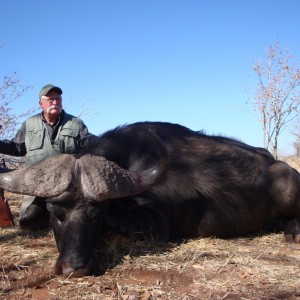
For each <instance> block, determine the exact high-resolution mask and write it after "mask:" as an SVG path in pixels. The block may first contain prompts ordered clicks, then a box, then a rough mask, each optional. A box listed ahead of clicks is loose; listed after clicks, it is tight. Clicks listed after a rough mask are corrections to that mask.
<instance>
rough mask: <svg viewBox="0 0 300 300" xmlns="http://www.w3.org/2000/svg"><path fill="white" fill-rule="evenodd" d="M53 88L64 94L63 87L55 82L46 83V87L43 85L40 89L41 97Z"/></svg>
mask: <svg viewBox="0 0 300 300" xmlns="http://www.w3.org/2000/svg"><path fill="white" fill-rule="evenodd" d="M52 90H56V91H57V92H59V93H60V94H62V93H63V92H62V89H61V88H59V87H58V86H55V85H53V84H47V85H45V86H44V87H42V89H41V91H40V94H39V97H40V99H41V98H42V97H43V96H46V95H47V94H48V93H49V92H50V91H52Z"/></svg>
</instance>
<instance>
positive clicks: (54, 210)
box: [47, 203, 66, 222]
mask: <svg viewBox="0 0 300 300" xmlns="http://www.w3.org/2000/svg"><path fill="white" fill-rule="evenodd" d="M47 209H48V211H49V213H50V214H51V215H52V217H55V218H56V219H58V220H59V221H60V222H63V221H64V220H65V218H66V214H65V209H64V208H63V207H61V206H58V205H55V204H53V203H47Z"/></svg>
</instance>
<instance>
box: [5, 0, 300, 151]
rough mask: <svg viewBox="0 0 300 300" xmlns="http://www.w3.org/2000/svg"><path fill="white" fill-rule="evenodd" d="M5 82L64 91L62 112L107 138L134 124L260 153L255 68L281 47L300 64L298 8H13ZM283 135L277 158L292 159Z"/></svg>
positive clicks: (213, 2) (138, 2)
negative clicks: (172, 128)
mask: <svg viewBox="0 0 300 300" xmlns="http://www.w3.org/2000/svg"><path fill="white" fill-rule="evenodd" d="M0 7H1V8H0V45H1V48H0V66H1V67H0V78H1V79H2V78H3V77H4V76H5V75H7V74H11V73H13V72H15V71H16V72H17V74H18V78H19V79H20V80H21V82H22V84H24V85H30V86H31V87H32V89H31V90H30V91H28V92H27V93H26V94H24V95H23V96H22V97H21V98H20V99H19V100H18V101H17V102H15V104H14V108H13V111H14V112H16V113H21V112H24V111H26V110H27V109H28V108H30V107H38V94H39V91H40V89H41V88H42V87H43V86H44V85H46V84H48V83H52V84H54V85H57V86H59V87H61V88H62V90H63V106H64V109H65V110H66V111H67V112H68V113H71V114H73V115H81V117H82V119H83V120H84V122H85V123H86V125H87V126H88V128H89V130H90V132H92V133H94V134H101V133H103V132H105V131H107V130H109V129H113V128H115V127H116V126H119V125H123V124H129V123H134V122H137V121H166V122H172V123H179V124H181V125H184V126H186V127H189V128H191V129H193V130H205V131H206V133H208V134H221V135H225V136H229V137H235V138H237V139H239V140H242V141H243V142H246V143H248V144H250V145H253V146H263V135H262V127H261V124H260V123H259V121H258V120H257V118H256V117H255V116H254V115H253V114H252V113H251V112H250V110H251V106H250V105H249V104H248V105H247V104H246V102H247V100H248V97H249V94H247V92H246V90H247V89H249V88H250V89H255V87H256V86H257V79H256V77H255V73H254V71H253V65H254V64H255V63H256V62H258V60H259V59H262V58H264V57H265V56H266V49H267V48H268V47H269V46H270V45H274V44H275V43H276V42H278V41H279V42H280V45H281V47H283V48H288V49H289V51H290V53H291V54H292V55H293V57H294V59H295V61H296V62H297V63H299V62H300V34H299V26H300V25H299V19H300V1H299V0H285V1H283V0H247V1H246V0H206V1H204V0H86V1H80V0H77V1H76V0H52V1H49V0H43V1H38V0H9V1H8V0H6V1H1V6H0ZM294 139H295V137H294V136H293V135H292V134H291V132H290V130H288V129H287V130H285V131H284V132H283V133H282V134H281V136H280V139H279V153H281V154H292V153H293V151H294V150H293V141H294Z"/></svg>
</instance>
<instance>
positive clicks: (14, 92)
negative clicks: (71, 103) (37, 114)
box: [0, 72, 34, 165]
mask: <svg viewBox="0 0 300 300" xmlns="http://www.w3.org/2000/svg"><path fill="white" fill-rule="evenodd" d="M29 89H31V86H29V85H27V86H26V85H22V84H21V82H20V79H18V76H17V73H16V72H14V73H12V74H10V75H6V76H4V78H3V80H2V82H1V83H0V125H1V128H0V139H1V140H3V139H11V138H12V137H13V136H14V134H15V132H16V127H17V126H18V125H20V120H21V119H22V118H23V117H25V116H27V115H29V114H31V113H32V112H33V111H34V109H28V110H27V111H25V112H24V113H22V114H19V115H16V114H15V113H14V112H13V109H12V105H13V104H14V102H15V101H16V100H18V99H19V98H20V97H21V96H22V95H24V93H26V92H27V91H28V90H29ZM2 157H3V155H0V158H2ZM5 160H6V161H7V162H8V163H9V164H11V165H18V164H19V163H20V162H21V160H20V159H18V158H14V157H5Z"/></svg>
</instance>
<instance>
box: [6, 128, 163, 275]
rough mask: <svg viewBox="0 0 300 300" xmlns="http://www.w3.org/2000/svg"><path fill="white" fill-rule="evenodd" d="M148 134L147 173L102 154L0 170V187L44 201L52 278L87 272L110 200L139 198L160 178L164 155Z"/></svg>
mask: <svg viewBox="0 0 300 300" xmlns="http://www.w3.org/2000/svg"><path fill="white" fill-rule="evenodd" d="M146 135H148V136H149V133H146ZM150 136H151V138H150V140H152V143H153V141H154V143H153V144H154V145H155V147H156V150H157V153H158V154H159V156H160V159H159V160H158V161H157V162H156V163H155V164H154V165H152V166H151V167H150V168H148V169H141V168H140V167H139V163H138V162H135V164H134V165H133V166H132V168H131V169H124V168H122V167H120V166H119V165H117V164H116V163H114V162H112V161H109V160H108V159H106V158H105V157H103V156H97V155H91V154H86V155H81V156H74V155H70V154H61V155H56V156H52V157H49V158H47V159H45V160H43V161H41V162H38V163H36V164H34V165H32V166H30V167H27V168H22V169H18V170H8V169H2V170H1V173H2V174H0V188H3V189H4V190H6V191H10V192H13V193H19V194H24V195H33V196H38V197H43V198H45V201H46V202H47V209H48V210H49V212H50V217H51V227H52V229H53V232H54V235H55V239H56V243H57V247H58V250H59V257H58V259H57V262H56V266H55V272H56V274H63V275H64V276H69V275H72V276H74V277H81V276H84V275H87V274H88V273H90V271H91V268H92V267H93V264H94V259H93V242H94V239H95V238H96V237H97V230H98V229H99V226H100V225H101V224H102V221H103V219H104V218H105V214H106V211H107V208H108V206H109V200H113V199H117V198H118V199H119V198H124V197H128V196H130V195H135V194H139V193H141V192H143V191H145V190H147V189H149V188H150V187H151V186H153V185H154V184H155V183H156V182H157V181H159V179H160V178H161V176H163V174H164V173H165V171H166V170H167V168H168V151H167V149H166V147H165V146H164V144H163V142H162V141H161V140H160V139H159V138H158V137H157V136H155V135H154V134H150Z"/></svg>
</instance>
